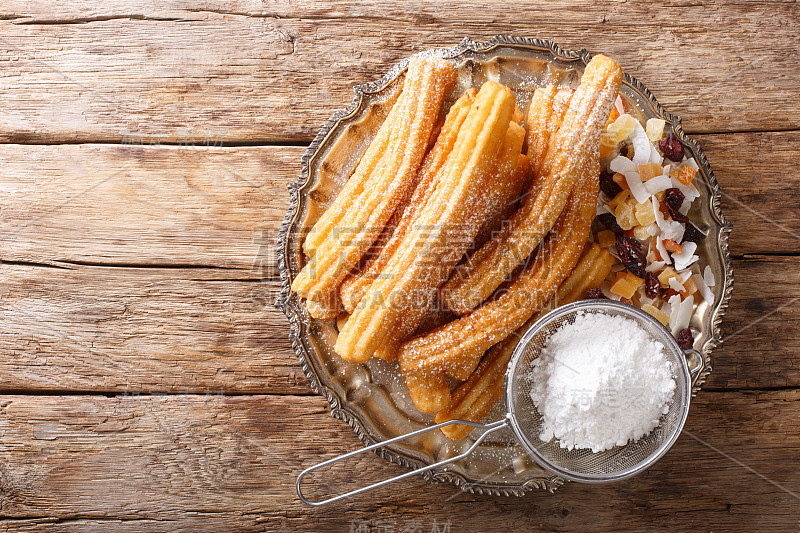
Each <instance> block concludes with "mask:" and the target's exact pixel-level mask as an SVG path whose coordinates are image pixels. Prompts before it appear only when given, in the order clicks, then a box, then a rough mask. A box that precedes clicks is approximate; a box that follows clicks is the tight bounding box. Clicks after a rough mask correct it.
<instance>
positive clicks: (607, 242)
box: [597, 229, 617, 248]
mask: <svg viewBox="0 0 800 533" xmlns="http://www.w3.org/2000/svg"><path fill="white" fill-rule="evenodd" d="M616 242H617V236H616V235H614V232H613V231H611V230H607V229H604V230H602V231H598V232H597V244H598V246H600V247H601V248H608V247H609V246H614V244H615V243H616Z"/></svg>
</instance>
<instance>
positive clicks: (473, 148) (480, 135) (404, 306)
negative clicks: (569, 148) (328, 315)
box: [335, 81, 522, 362]
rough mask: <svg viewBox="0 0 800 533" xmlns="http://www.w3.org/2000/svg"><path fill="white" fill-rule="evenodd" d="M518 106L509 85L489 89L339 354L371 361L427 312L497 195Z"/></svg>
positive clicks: (343, 335) (344, 335)
mask: <svg viewBox="0 0 800 533" xmlns="http://www.w3.org/2000/svg"><path fill="white" fill-rule="evenodd" d="M514 108H515V105H514V95H513V94H512V93H511V90H510V89H508V87H505V86H503V85H500V84H498V83H495V82H491V81H489V82H486V83H484V84H483V86H482V87H481V90H480V91H479V92H478V95H477V96H476V97H475V102H474V103H473V106H472V107H471V109H470V112H469V114H468V116H467V118H466V120H465V122H464V124H463V126H462V128H461V130H460V131H459V133H458V138H457V139H456V144H455V146H454V147H453V150H452V152H451V154H450V157H448V158H447V162H446V164H445V168H444V169H443V170H442V172H443V174H442V179H441V180H440V181H439V182H438V183H437V187H436V190H435V191H434V192H433V194H432V195H431V197H430V199H429V201H428V202H427V203H426V205H425V207H424V208H423V210H422V212H421V213H420V215H419V219H418V223H417V224H415V226H417V227H415V228H413V229H412V231H410V232H409V233H408V234H407V235H406V236H405V237H404V238H403V242H402V243H401V244H400V246H399V248H398V250H397V251H396V252H395V254H394V255H393V256H392V258H391V259H390V260H389V262H388V264H387V265H386V269H385V275H384V276H382V277H381V279H377V280H375V281H374V282H373V283H372V285H371V286H370V293H371V294H370V295H365V297H364V298H368V297H369V298H370V300H367V302H366V305H360V306H358V308H357V309H356V310H355V312H354V313H353V314H352V315H351V316H350V319H349V320H348V321H347V324H345V327H344V329H343V330H342V331H341V332H340V333H339V338H338V339H337V342H336V346H335V350H336V353H338V354H339V355H340V356H342V357H343V358H345V359H348V360H351V361H356V362H364V361H367V360H368V359H369V358H370V357H371V356H372V354H373V353H375V351H376V350H377V349H378V348H379V347H382V346H386V345H387V344H389V343H392V342H396V340H395V339H394V336H395V335H396V334H397V332H398V331H403V330H407V329H408V327H409V326H408V324H409V323H412V322H414V321H416V320H419V318H420V317H421V316H422V315H423V314H424V312H425V311H426V310H427V308H428V306H429V305H430V302H431V300H432V297H433V296H434V293H435V290H436V289H437V288H438V287H439V285H441V283H442V282H443V281H444V280H445V279H446V278H447V276H449V275H450V272H451V271H452V268H453V267H454V266H455V263H456V262H457V261H458V260H459V259H460V257H461V255H463V253H464V250H466V247H467V246H468V245H469V243H470V242H472V239H473V238H474V236H475V233H477V230H478V228H479V227H480V223H481V222H482V220H479V217H477V216H475V214H476V213H479V212H480V211H481V210H482V209H485V207H483V206H484V205H485V204H486V202H487V201H488V200H489V199H490V198H491V195H490V194H487V191H492V190H493V186H494V185H495V183H494V181H495V178H496V168H497V157H498V153H499V152H500V149H501V148H502V145H503V141H504V139H505V137H506V132H507V131H508V130H509V129H510V127H513V126H516V127H517V128H519V129H522V128H521V127H520V126H519V125H518V124H512V123H511V118H512V114H513V112H514ZM412 331H413V329H412Z"/></svg>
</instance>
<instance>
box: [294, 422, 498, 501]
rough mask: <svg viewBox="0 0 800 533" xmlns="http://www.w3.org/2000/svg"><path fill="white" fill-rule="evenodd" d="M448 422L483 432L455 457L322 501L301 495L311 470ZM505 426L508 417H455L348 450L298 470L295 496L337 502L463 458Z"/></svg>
mask: <svg viewBox="0 0 800 533" xmlns="http://www.w3.org/2000/svg"><path fill="white" fill-rule="evenodd" d="M450 424H464V425H467V426H472V427H474V428H480V429H483V430H484V432H483V433H482V434H481V436H480V437H478V438H477V440H475V442H474V443H473V444H472V446H470V447H469V448H467V450H466V451H465V452H463V453H461V454H459V455H456V456H455V457H450V458H448V459H445V460H443V461H439V462H438V463H433V464H431V465H427V466H424V467H422V468H417V469H415V470H411V471H410V472H406V473H404V474H400V475H399V476H395V477H393V478H389V479H385V480H383V481H379V482H377V483H373V484H372V485H367V486H366V487H361V488H360V489H355V490H351V491H350V492H345V493H344V494H339V495H338V496H333V497H331V498H328V499H327V500H322V501H316V502H315V501H311V500H309V499H308V498H306V497H305V496H303V492H302V490H301V489H300V483H301V481H302V480H303V478H304V477H305V476H306V475H308V474H310V473H311V472H313V471H315V470H319V469H320V468H324V467H326V466H330V465H332V464H334V463H338V462H339V461H344V460H345V459H349V458H350V457H354V456H356V455H360V454H362V453H365V452H369V451H372V450H377V449H378V448H382V447H384V446H386V445H388V444H392V443H395V442H400V441H402V440H405V439H408V438H411V437H415V436H417V435H422V434H423V433H428V432H429V431H434V430H436V429H439V428H443V427H445V426H449V425H450ZM506 426H508V419H507V418H504V419H502V420H498V421H496V422H492V423H490V424H479V423H476V422H470V421H468V420H457V419H454V420H448V421H447V422H442V423H441V424H436V425H434V426H429V427H426V428H422V429H418V430H417V431H412V432H411V433H406V434H405V435H400V436H399V437H395V438H393V439H389V440H385V441H383V442H378V443H376V444H373V445H372V446H367V447H366V448H361V449H360V450H356V451H353V452H350V453H345V454H343V455H340V456H339V457H334V458H333V459H328V460H327V461H323V462H321V463H319V464H316V465H314V466H311V467H309V468H306V469H305V470H303V471H302V472H300V475H299V476H297V483H296V484H295V488H296V489H297V496H298V497H299V498H300V499H301V500H302V501H303V503H307V504H308V505H313V506H315V507H319V506H321V505H325V504H328V503H333V502H337V501H339V500H343V499H345V498H349V497H350V496H355V495H356V494H361V493H362V492H367V491H368V490H372V489H377V488H378V487H382V486H384V485H388V484H389V483H393V482H395V481H399V480H401V479H405V478H407V477H411V476H413V475H415V474H421V473H422V472H427V471H428V470H433V469H434V468H437V467H440V466H444V465H448V464H450V463H453V462H455V461H458V460H459V459H463V458H464V457H467V456H468V455H469V454H471V453H472V451H473V450H475V448H477V447H478V445H479V444H480V443H481V442H483V439H485V438H486V437H487V436H488V435H489V434H490V433H493V432H495V431H497V430H499V429H502V428H504V427H506Z"/></svg>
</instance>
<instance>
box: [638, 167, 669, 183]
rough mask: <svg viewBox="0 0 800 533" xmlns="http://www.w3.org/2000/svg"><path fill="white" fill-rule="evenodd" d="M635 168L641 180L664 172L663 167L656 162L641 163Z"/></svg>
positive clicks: (649, 178)
mask: <svg viewBox="0 0 800 533" xmlns="http://www.w3.org/2000/svg"><path fill="white" fill-rule="evenodd" d="M636 169H637V170H638V172H639V177H640V178H641V179H642V181H647V180H651V179H653V178H655V177H656V176H661V175H662V174H664V169H663V168H661V165H659V164H658V163H641V164H639V165H638V166H637V167H636Z"/></svg>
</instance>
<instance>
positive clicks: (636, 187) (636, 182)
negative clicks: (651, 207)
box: [623, 172, 650, 204]
mask: <svg viewBox="0 0 800 533" xmlns="http://www.w3.org/2000/svg"><path fill="white" fill-rule="evenodd" d="M623 174H624V175H625V181H626V182H628V188H629V189H630V190H631V194H632V195H633V197H634V198H635V199H636V202H637V203H640V204H643V203H644V202H646V201H647V200H648V199H649V198H650V194H649V193H648V192H647V189H646V188H645V186H644V184H643V183H642V180H641V178H639V173H638V172H624V173H623Z"/></svg>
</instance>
